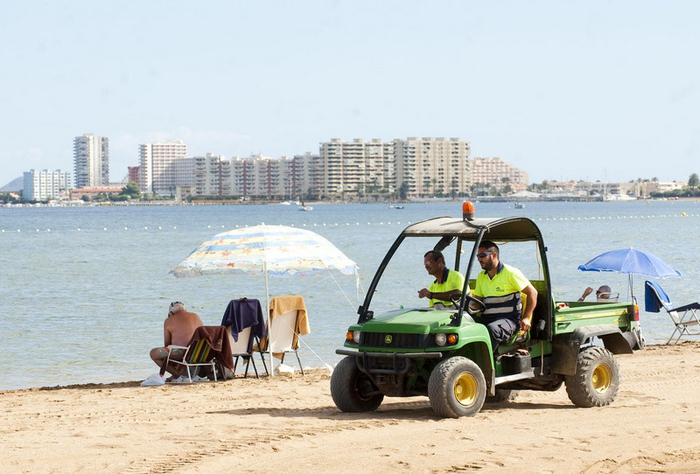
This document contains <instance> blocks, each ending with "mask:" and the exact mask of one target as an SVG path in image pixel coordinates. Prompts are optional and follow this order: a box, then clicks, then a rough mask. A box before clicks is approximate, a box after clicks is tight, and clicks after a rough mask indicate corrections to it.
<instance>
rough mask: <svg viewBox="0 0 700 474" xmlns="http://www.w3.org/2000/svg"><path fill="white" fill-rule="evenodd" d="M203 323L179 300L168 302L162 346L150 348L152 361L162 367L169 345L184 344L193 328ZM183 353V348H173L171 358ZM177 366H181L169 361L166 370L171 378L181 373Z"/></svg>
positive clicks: (188, 340) (180, 356) (190, 336)
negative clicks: (168, 307) (168, 308)
mask: <svg viewBox="0 0 700 474" xmlns="http://www.w3.org/2000/svg"><path fill="white" fill-rule="evenodd" d="M203 325H204V323H202V319H201V318H200V317H199V316H198V315H197V314H196V313H190V312H188V311H186V310H185V305H184V304H182V303H181V302H179V301H173V302H172V303H170V310H169V311H168V317H167V318H166V319H165V323H164V324H163V334H164V338H165V342H164V344H163V346H164V347H156V348H155V349H152V350H151V359H153V362H155V363H156V364H158V367H163V363H164V362H165V360H166V359H167V358H168V352H170V350H171V349H170V347H169V346H186V345H187V343H188V342H190V339H191V338H192V334H194V331H195V329H197V328H198V327H199V326H203ZM183 355H185V351H184V350H183V349H173V353H172V357H173V358H180V359H181V358H182V356H183ZM179 367H182V366H178V365H177V364H173V363H170V364H168V367H166V370H167V371H168V372H170V373H171V374H172V375H173V377H172V378H177V377H179V376H180V375H181V374H180V369H179Z"/></svg>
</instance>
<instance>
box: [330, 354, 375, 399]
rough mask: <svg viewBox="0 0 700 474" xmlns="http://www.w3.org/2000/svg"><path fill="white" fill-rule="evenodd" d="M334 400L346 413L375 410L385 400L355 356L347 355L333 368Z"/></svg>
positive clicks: (332, 392)
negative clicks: (361, 368) (362, 369)
mask: <svg viewBox="0 0 700 474" xmlns="http://www.w3.org/2000/svg"><path fill="white" fill-rule="evenodd" d="M331 396H332V397H333V402H335V406H337V407H338V408H339V409H340V410H341V411H344V412H346V413H361V412H366V411H374V410H376V409H377V408H379V405H381V404H382V401H383V400H384V394H383V393H381V392H380V391H379V389H378V388H377V386H376V385H374V383H373V382H372V380H371V379H370V378H369V377H368V376H367V374H365V373H363V372H362V371H361V370H360V369H359V368H358V367H357V362H356V361H355V358H354V357H352V356H348V357H345V358H344V359H343V360H341V361H340V362H339V363H338V365H336V366H335V369H334V370H333V375H332V376H331Z"/></svg>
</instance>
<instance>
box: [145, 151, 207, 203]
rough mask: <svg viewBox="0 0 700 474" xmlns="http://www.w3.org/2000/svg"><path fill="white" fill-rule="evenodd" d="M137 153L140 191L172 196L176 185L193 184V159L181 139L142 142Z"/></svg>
mask: <svg viewBox="0 0 700 474" xmlns="http://www.w3.org/2000/svg"><path fill="white" fill-rule="evenodd" d="M139 155H140V167H141V183H140V186H141V190H142V192H144V193H147V194H153V193H156V194H162V195H171V196H174V194H175V187H176V186H178V185H191V184H194V159H193V158H187V145H185V143H184V142H183V141H182V140H173V141H170V142H165V143H149V144H142V145H140V146H139Z"/></svg>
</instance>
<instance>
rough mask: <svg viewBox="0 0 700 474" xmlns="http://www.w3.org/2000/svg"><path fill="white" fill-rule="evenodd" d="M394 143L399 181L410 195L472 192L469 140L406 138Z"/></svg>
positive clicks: (422, 195)
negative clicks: (470, 190)
mask: <svg viewBox="0 0 700 474" xmlns="http://www.w3.org/2000/svg"><path fill="white" fill-rule="evenodd" d="M394 144H395V151H394V154H395V162H396V182H397V184H398V186H399V187H402V188H403V189H404V190H405V194H406V196H407V197H435V196H438V197H444V196H450V197H456V196H459V195H464V194H466V193H468V192H469V184H470V178H469V177H470V162H469V154H470V146H469V142H467V141H464V140H460V139H459V138H450V139H449V140H448V139H446V138H407V139H406V140H394Z"/></svg>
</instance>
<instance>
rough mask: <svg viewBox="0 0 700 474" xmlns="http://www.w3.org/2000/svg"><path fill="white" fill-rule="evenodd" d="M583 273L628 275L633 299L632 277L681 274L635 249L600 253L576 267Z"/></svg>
mask: <svg viewBox="0 0 700 474" xmlns="http://www.w3.org/2000/svg"><path fill="white" fill-rule="evenodd" d="M578 269H579V270H582V271H584V272H617V273H623V274H627V275H629V284H630V295H631V296H632V298H633V299H634V292H633V276H634V275H646V276H650V277H654V278H669V277H679V276H681V272H679V271H678V270H674V269H673V268H671V266H670V265H669V264H668V263H666V262H664V261H663V260H661V259H660V258H659V257H657V256H656V255H654V254H653V253H651V252H645V251H643V250H637V249H635V248H632V247H630V248H628V249H620V250H611V251H609V252H605V253H602V254H600V255H598V256H597V257H594V258H593V259H591V260H589V261H588V262H586V263H584V264H583V265H579V266H578Z"/></svg>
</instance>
